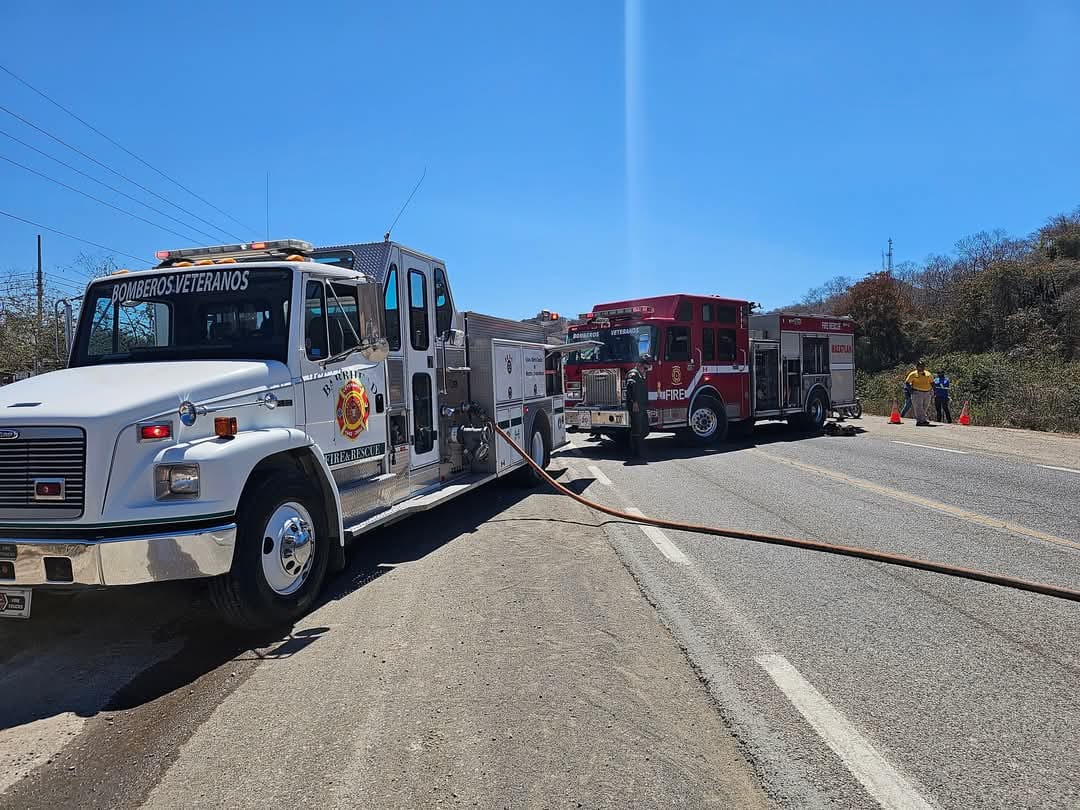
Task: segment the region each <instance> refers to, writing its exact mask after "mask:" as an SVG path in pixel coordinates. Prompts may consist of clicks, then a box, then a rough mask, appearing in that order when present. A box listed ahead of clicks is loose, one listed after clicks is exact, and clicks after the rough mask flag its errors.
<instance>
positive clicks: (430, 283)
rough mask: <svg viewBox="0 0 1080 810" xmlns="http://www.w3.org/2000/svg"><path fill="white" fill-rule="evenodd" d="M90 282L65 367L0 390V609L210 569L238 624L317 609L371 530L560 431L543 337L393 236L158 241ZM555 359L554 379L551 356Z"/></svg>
mask: <svg viewBox="0 0 1080 810" xmlns="http://www.w3.org/2000/svg"><path fill="white" fill-rule="evenodd" d="M158 258H159V260H160V264H159V265H158V266H157V267H155V268H154V269H152V270H147V271H143V272H132V273H126V272H124V273H121V274H114V275H112V276H109V277H107V278H103V279H97V280H95V281H94V282H92V283H91V284H90V285H89V287H88V288H87V290H86V293H85V295H84V296H83V298H82V305H81V312H80V316H79V320H78V326H77V328H73V329H70V331H71V334H70V340H69V342H68V345H69V347H70V348H69V358H68V368H66V369H63V370H60V371H56V372H53V373H49V374H44V375H42V376H39V377H34V378H31V379H28V380H25V381H22V382H17V383H14V384H12V385H8V386H5V387H4V388H3V389H0V616H27V615H29V613H30V609H31V597H32V594H33V589H35V588H53V589H76V588H79V587H85V586H98V587H100V586H122V585H129V584H135V583H143V582H159V581H163V580H177V579H194V578H200V577H205V578H210V592H211V594H212V597H213V600H214V602H215V603H216V605H217V606H218V607H219V608H220V609H221V611H222V612H223V614H224V615H225V617H226V618H227V619H228V620H229V621H230V622H232V623H234V624H237V625H241V626H259V625H269V624H276V623H281V622H288V621H290V620H292V619H294V618H296V617H297V616H299V615H301V614H302V613H303V612H304V611H306V610H308V609H309V608H310V607H311V606H312V605H313V604H314V603H315V600H316V599H317V597H318V595H319V591H320V589H321V587H322V585H323V583H324V581H325V579H326V577H327V574H328V573H329V572H333V571H336V570H340V569H341V568H342V567H343V566H344V564H345V556H344V554H345V545H346V542H347V541H348V540H349V539H350V538H352V537H353V536H355V535H357V534H359V533H361V532H364V531H366V530H368V529H372V528H374V527H377V526H381V525H385V524H387V523H390V522H392V521H396V520H398V519H400V518H403V517H405V516H407V515H409V514H412V513H415V512H417V511H420V510H425V509H429V508H431V507H433V506H436V505H437V504H441V503H445V502H447V501H449V500H450V499H452V498H454V497H455V496H457V495H460V494H462V493H464V492H468V491H469V490H471V489H473V488H474V487H477V486H480V485H481V484H484V483H487V482H489V481H492V480H493V479H495V478H499V477H502V476H506V475H509V474H514V475H517V476H519V477H521V478H523V479H527V478H528V477H530V476H532V471H531V469H530V468H528V467H527V465H525V463H524V461H523V460H522V459H521V458H519V457H518V456H517V455H516V454H515V453H514V452H513V451H512V450H511V449H510V447H509V446H508V445H507V444H506V443H505V442H504V441H503V440H501V439H499V440H498V441H496V440H495V438H494V436H493V431H492V429H491V424H490V420H495V421H497V423H498V424H499V425H500V426H502V427H503V428H504V429H505V430H507V432H508V433H509V434H510V435H511V436H512V437H514V439H515V440H516V441H517V442H518V443H519V444H520V445H521V446H523V447H525V448H527V450H528V452H529V453H530V455H531V456H532V458H533V459H534V460H535V461H536V462H537V463H539V464H540V465H541V466H546V465H547V463H548V459H549V455H550V453H551V450H552V449H553V448H555V447H558V446H559V445H561V444H563V443H564V442H565V431H564V426H563V398H562V396H561V394H560V392H559V391H558V390H556V388H557V386H558V384H559V382H560V381H561V374H557V373H551V372H552V370H553V369H554V368H556V367H557V362H558V361H557V358H552V357H551V356H549V352H548V348H549V347H547V346H546V345H545V343H544V336H543V332H542V330H541V329H540V327H539V326H537V325H535V324H526V323H520V322H516V321H507V320H501V319H498V318H492V317H488V316H485V315H480V314H477V313H473V312H464V311H461V310H459V309H458V307H457V306H456V305H455V302H454V297H453V294H452V292H451V288H450V283H449V277H448V275H447V272H446V265H445V263H443V262H442V261H440V260H439V259H436V258H433V257H431V256H427V255H424V254H422V253H419V252H417V251H414V250H410V249H409V248H406V247H404V246H402V245H399V244H397V243H394V242H390V241H384V242H378V243H369V244H352V245H340V246H335V247H327V248H319V249H316V248H314V247H313V246H312V245H310V244H308V243H305V242H301V241H297V240H282V241H276V242H263V243H252V244H239V245H226V246H219V247H210V248H194V249H187V250H175V251H162V252H160V253H159V254H158ZM545 372H547V373H545Z"/></svg>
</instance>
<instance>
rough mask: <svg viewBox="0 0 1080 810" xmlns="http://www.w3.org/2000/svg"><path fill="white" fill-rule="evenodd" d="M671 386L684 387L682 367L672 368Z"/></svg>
mask: <svg viewBox="0 0 1080 810" xmlns="http://www.w3.org/2000/svg"><path fill="white" fill-rule="evenodd" d="M671 384H672V385H682V368H681V367H680V366H672V367H671Z"/></svg>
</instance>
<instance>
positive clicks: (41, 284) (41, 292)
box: [37, 233, 45, 333]
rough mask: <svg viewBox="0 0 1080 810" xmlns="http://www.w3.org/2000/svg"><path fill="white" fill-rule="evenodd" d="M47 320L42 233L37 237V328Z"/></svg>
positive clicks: (39, 329)
mask: <svg viewBox="0 0 1080 810" xmlns="http://www.w3.org/2000/svg"><path fill="white" fill-rule="evenodd" d="M44 320H45V279H44V277H43V276H42V275H41V234H40V233H39V234H38V237H37V328H38V332H39V333H40V332H41V327H42V326H43V325H44Z"/></svg>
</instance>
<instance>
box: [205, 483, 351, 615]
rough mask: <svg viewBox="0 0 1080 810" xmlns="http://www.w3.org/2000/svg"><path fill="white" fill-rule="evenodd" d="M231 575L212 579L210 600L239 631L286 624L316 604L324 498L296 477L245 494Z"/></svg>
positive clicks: (325, 542)
mask: <svg viewBox="0 0 1080 810" xmlns="http://www.w3.org/2000/svg"><path fill="white" fill-rule="evenodd" d="M236 522H237V534H236V548H235V550H234V551H233V564H232V570H231V571H230V572H229V573H228V574H224V575H223V576H220V577H215V578H214V579H212V580H210V599H211V601H212V602H213V604H214V607H215V608H217V610H218V611H219V612H220V613H221V615H222V617H223V618H224V619H225V621H226V622H228V623H229V624H231V625H232V626H233V627H236V628H239V629H242V630H256V629H264V628H268V627H278V626H282V625H286V624H290V623H292V622H294V621H296V620H297V619H298V618H300V617H301V616H303V615H304V614H305V613H307V612H308V611H309V610H310V609H311V608H312V606H313V605H314V604H315V600H316V599H318V597H319V592H320V591H321V590H322V586H323V582H324V581H325V579H326V571H327V567H328V563H329V561H330V552H331V548H330V542H331V539H330V531H329V526H328V523H327V516H326V515H325V514H324V510H323V506H322V498H320V497H319V494H318V493H317V492H315V491H314V489H313V488H312V486H311V485H310V483H309V482H308V481H307V480H305V479H304V478H303V477H302V476H300V475H297V474H296V473H283V474H282V473H279V474H275V475H274V476H272V477H268V478H264V479H262V480H261V481H258V482H256V483H255V484H253V485H252V486H250V487H249V488H248V490H247V491H245V493H244V496H243V500H242V501H241V503H240V508H239V509H238V510H237V515H236Z"/></svg>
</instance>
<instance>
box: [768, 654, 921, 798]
mask: <svg viewBox="0 0 1080 810" xmlns="http://www.w3.org/2000/svg"><path fill="white" fill-rule="evenodd" d="M754 660H755V661H757V662H758V664H759V665H760V666H761V668H762V669H764V670H765V671H766V672H767V673H769V677H770V678H772V679H773V681H774V682H775V683H776V685H777V686H778V687H779V688H780V691H781V692H783V693H784V695H785V696H786V697H787V699H788V700H790V701H791V703H792V705H793V706H794V707H795V708H796V709H797V710H798V711H799V714H801V715H802V716H803V717H804V718H806V722H808V723H809V724H810V726H811V728H813V729H814V731H816V732H817V734H818V736H819V737H821V738H822V739H823V740H824V741H825V744H826V745H828V746H829V748H831V749H832V750H833V752H835V754H836V755H837V756H838V757H840V760H841V761H842V762H843V763H844V765H845V766H846V767H847V769H848V770H849V771H851V773H852V775H853V776H854V777H855V778H856V779H858V780H859V782H860V783H861V784H862V786H863V787H864V788H866V791H867V792H868V793H869V794H870V795H871V796H872V797H873V798H874V799H875V800H876V801H877V802H878V804H880V805H881V806H882V807H883V808H886V810H891V808H920V810H921V809H922V808H925V810H931V808H932V805H931V804H930V803H929V802H927V801H926V799H924V798H923V797H922V796H921V795H920V794H919V792H918V791H917V790H916V789H915V787H914V786H913V785H912V784H911V783H910V782H908V781H907V780H906V779H905V778H904V777H903V776H901V775H900V773H899V772H898V771H897V770H896V769H895V768H894V767H893V766H892V765H891V764H889V761H888V760H887V759H885V757H883V756H882V755H881V754H880V753H879V752H878V751H877V749H875V748H874V746H873V745H871V744H870V741H869V740H867V739H866V738H865V737H864V736H863V735H862V734H860V733H859V732H858V730H857V729H856V728H855V726H853V725H852V724H851V723H850V722H849V721H848V719H847V718H846V717H844V715H842V714H841V713H840V712H839V711H838V710H837V709H836V708H834V707H833V705H832V704H831V703H829V701H828V700H826V699H825V696H824V695H822V694H821V692H819V691H818V690H817V689H815V688H814V685H813V684H811V683H810V682H809V681H808V680H806V678H804V677H803V676H802V673H800V672H799V670H797V669H795V667H793V666H792V665H791V664H790V663H789V662H788V660H787V659H786V658H784V657H783V656H781V655H759V656H757V657H756V658H755V659H754Z"/></svg>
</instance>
